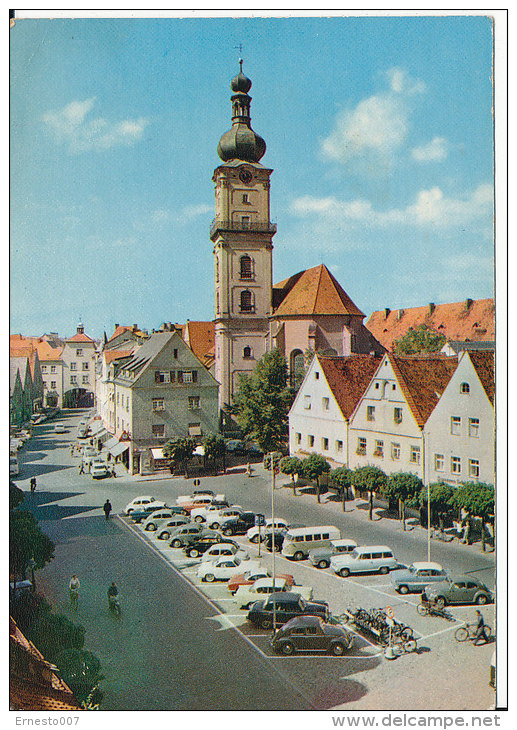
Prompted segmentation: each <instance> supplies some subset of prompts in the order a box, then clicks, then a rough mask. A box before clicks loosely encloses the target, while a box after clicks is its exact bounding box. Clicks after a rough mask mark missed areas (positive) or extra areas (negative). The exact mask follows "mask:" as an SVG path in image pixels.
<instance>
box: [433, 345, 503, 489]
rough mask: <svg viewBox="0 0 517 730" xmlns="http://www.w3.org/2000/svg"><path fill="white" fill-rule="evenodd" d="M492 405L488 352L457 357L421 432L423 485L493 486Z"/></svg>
mask: <svg viewBox="0 0 517 730" xmlns="http://www.w3.org/2000/svg"><path fill="white" fill-rule="evenodd" d="M493 404H494V355H493V353H491V352H464V353H462V355H461V356H460V358H459V362H458V367H457V369H456V371H455V373H454V375H453V376H452V378H451V379H450V381H449V384H448V385H447V388H446V389H445V391H444V393H443V395H442V397H441V398H440V401H439V402H438V404H437V406H436V408H435V409H434V410H433V412H432V413H431V415H430V417H429V419H428V420H427V423H426V424H425V427H424V438H425V442H426V454H427V458H426V473H425V479H426V483H427V482H428V483H431V484H432V483H435V482H446V483H447V484H451V485H458V484H461V483H463V482H470V481H472V482H478V481H481V482H487V483H489V484H493V483H494V435H495V418H494V405H493Z"/></svg>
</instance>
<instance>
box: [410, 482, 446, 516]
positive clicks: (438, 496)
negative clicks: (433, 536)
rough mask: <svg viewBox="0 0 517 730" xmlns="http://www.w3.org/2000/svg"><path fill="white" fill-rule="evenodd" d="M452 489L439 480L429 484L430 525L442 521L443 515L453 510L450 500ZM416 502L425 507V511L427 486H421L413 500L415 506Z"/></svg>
mask: <svg viewBox="0 0 517 730" xmlns="http://www.w3.org/2000/svg"><path fill="white" fill-rule="evenodd" d="M454 491H455V490H454V487H451V486H450V485H449V484H443V483H441V482H437V483H435V484H430V485H429V499H430V502H431V515H430V523H431V524H432V525H436V524H438V523H441V522H442V521H443V517H444V516H445V515H448V514H450V513H451V512H452V511H453V506H452V502H451V500H452V495H453V494H454ZM416 502H418V503H419V504H420V505H421V506H422V507H425V508H426V511H427V487H422V489H421V490H420V494H419V495H418V497H417V498H415V500H414V502H413V504H415V506H416ZM411 506H413V505H411Z"/></svg>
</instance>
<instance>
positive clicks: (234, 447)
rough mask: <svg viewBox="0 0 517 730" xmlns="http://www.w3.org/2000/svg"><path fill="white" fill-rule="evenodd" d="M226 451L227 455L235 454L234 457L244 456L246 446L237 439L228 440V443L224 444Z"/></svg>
mask: <svg viewBox="0 0 517 730" xmlns="http://www.w3.org/2000/svg"><path fill="white" fill-rule="evenodd" d="M226 451H227V452H228V453H229V454H235V456H245V455H246V444H245V443H244V441H240V440H239V439H230V441H227V442H226Z"/></svg>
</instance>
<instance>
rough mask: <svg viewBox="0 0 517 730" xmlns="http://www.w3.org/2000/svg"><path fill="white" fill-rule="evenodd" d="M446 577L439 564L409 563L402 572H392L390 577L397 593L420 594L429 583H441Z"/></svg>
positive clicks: (445, 572)
mask: <svg viewBox="0 0 517 730" xmlns="http://www.w3.org/2000/svg"><path fill="white" fill-rule="evenodd" d="M447 577H448V574H447V571H446V570H444V569H443V568H442V566H441V565H440V564H439V563H411V565H409V566H408V567H407V568H404V569H403V570H394V571H393V572H392V574H391V576H390V578H391V583H392V585H393V588H395V590H396V591H398V592H399V593H409V592H410V591H412V592H414V593H421V592H422V591H423V590H424V588H425V587H426V586H428V585H430V584H431V583H441V582H443V581H444V580H445V579H446V578H447Z"/></svg>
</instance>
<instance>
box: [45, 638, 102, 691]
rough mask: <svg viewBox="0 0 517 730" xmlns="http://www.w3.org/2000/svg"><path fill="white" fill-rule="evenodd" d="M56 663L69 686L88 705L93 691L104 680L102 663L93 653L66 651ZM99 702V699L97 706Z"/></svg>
mask: <svg viewBox="0 0 517 730" xmlns="http://www.w3.org/2000/svg"><path fill="white" fill-rule="evenodd" d="M55 663H56V666H57V667H58V668H59V672H60V674H61V676H62V677H63V679H64V680H65V682H66V683H67V685H68V686H69V687H70V689H71V690H72V692H73V693H74V695H75V696H76V697H77V699H78V700H79V701H80V702H81V703H83V704H85V703H87V701H88V698H89V697H90V695H91V694H92V693H93V690H94V689H95V688H96V687H97V685H98V684H99V682H100V681H101V680H102V679H104V676H103V674H101V663H100V661H99V659H98V658H97V657H96V656H95V654H92V652H91V651H84V650H82V649H77V648H71V649H64V650H63V651H60V652H59V654H58V655H57V657H56V661H55ZM96 694H98V693H96ZM101 699H102V693H101ZM98 701H99V698H98V697H97V704H98Z"/></svg>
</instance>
